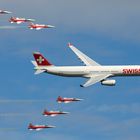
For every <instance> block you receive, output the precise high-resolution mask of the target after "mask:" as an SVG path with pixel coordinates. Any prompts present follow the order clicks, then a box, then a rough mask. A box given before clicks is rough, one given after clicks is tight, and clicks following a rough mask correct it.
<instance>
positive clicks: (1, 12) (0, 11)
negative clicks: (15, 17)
mask: <svg viewBox="0 0 140 140" xmlns="http://www.w3.org/2000/svg"><path fill="white" fill-rule="evenodd" d="M11 13H12V12H10V11H5V10H0V14H11Z"/></svg>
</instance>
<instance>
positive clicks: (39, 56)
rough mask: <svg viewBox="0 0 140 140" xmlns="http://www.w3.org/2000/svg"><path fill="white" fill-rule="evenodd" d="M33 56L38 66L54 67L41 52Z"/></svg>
mask: <svg viewBox="0 0 140 140" xmlns="http://www.w3.org/2000/svg"><path fill="white" fill-rule="evenodd" d="M33 56H34V58H35V61H36V63H37V65H38V66H52V64H51V63H50V62H49V61H48V60H47V59H46V58H45V57H44V56H43V55H42V54H41V53H39V52H34V53H33Z"/></svg>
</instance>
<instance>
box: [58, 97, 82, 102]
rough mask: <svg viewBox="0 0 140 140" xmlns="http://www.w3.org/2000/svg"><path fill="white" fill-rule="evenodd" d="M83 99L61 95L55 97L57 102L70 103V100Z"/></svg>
mask: <svg viewBox="0 0 140 140" xmlns="http://www.w3.org/2000/svg"><path fill="white" fill-rule="evenodd" d="M82 100H83V99H78V98H66V97H64V98H63V97H61V96H59V97H58V98H57V100H56V101H57V102H58V103H70V102H76V101H82Z"/></svg>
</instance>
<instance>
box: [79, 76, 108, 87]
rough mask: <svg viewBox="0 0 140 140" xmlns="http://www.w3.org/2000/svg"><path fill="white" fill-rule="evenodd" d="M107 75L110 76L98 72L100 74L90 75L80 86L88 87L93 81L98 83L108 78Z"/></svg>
mask: <svg viewBox="0 0 140 140" xmlns="http://www.w3.org/2000/svg"><path fill="white" fill-rule="evenodd" d="M109 76H111V74H100V75H93V76H92V77H90V78H89V79H88V80H87V82H86V83H85V84H83V85H81V87H88V86H91V85H93V84H95V83H98V82H100V81H102V80H104V79H106V78H108V77H109Z"/></svg>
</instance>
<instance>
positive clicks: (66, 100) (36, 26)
mask: <svg viewBox="0 0 140 140" xmlns="http://www.w3.org/2000/svg"><path fill="white" fill-rule="evenodd" d="M11 13H12V12H10V11H5V10H0V15H1V14H11ZM34 21H35V20H34V19H26V18H18V17H11V18H10V19H9V22H10V23H16V24H21V23H29V26H28V28H29V29H36V30H40V29H43V28H54V26H52V25H45V24H34V23H33V22H34ZM81 100H82V99H78V98H66V97H61V96H59V97H58V98H57V100H56V101H57V102H58V103H71V102H77V101H81ZM66 114H69V112H64V111H59V110H58V111H52V110H51V111H48V110H44V112H43V113H42V115H43V116H51V117H54V116H58V115H66ZM54 127H55V126H52V125H33V124H32V123H30V124H29V126H28V129H29V130H36V131H39V130H42V129H47V128H54Z"/></svg>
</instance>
